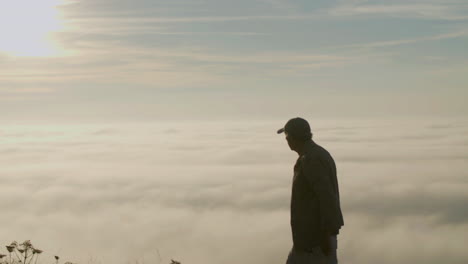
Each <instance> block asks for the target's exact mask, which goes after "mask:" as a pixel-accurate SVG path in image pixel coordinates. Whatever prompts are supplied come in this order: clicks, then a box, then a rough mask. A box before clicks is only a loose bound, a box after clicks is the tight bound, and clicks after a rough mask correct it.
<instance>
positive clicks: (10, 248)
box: [6, 245, 15, 253]
mask: <svg viewBox="0 0 468 264" xmlns="http://www.w3.org/2000/svg"><path fill="white" fill-rule="evenodd" d="M6 248H7V250H8V252H10V253H11V252H13V250H14V249H15V247H14V246H11V245H10V246H6Z"/></svg>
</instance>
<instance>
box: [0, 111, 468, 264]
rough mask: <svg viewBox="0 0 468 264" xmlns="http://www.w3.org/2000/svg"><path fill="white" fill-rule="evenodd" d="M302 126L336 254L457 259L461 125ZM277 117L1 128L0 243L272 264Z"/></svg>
mask: <svg viewBox="0 0 468 264" xmlns="http://www.w3.org/2000/svg"><path fill="white" fill-rule="evenodd" d="M310 122H311V125H312V127H313V130H314V138H315V140H316V141H317V142H318V143H319V144H321V145H322V146H324V147H325V148H327V149H328V150H329V151H330V152H331V153H332V155H333V156H334V157H335V160H336V162H337V166H338V174H339V175H338V177H339V183H340V190H341V202H342V207H343V213H344V217H345V226H344V227H343V229H342V231H341V233H340V235H339V238H338V239H339V242H338V247H339V259H340V261H342V262H346V263H364V264H366V263H369V264H370V263H384V264H385V263H389V264H390V263H466V261H467V260H468V254H467V253H466V250H465V249H464V238H463V237H464V236H465V235H466V234H467V232H468V213H467V210H466V208H465V207H466V206H465V204H466V203H467V202H468V195H467V194H466V190H467V188H468V181H467V180H466V179H468V177H467V176H468V175H467V171H468V170H467V165H466V160H467V158H468V156H467V154H466V151H465V149H466V144H467V142H468V138H467V137H466V135H467V133H466V132H467V130H468V123H466V122H465V121H456V120H455V121H449V120H447V121H441V120H439V121H430V120H426V121H414V122H409V121H404V120H400V121H394V122H391V123H386V122H383V121H375V120H367V121H353V122H351V121H350V120H346V121H333V122H332V121H324V120H312V119H311V120H310ZM283 123H284V120H283V121H279V122H276V123H273V122H265V123H239V122H236V123H234V122H232V123H216V122H211V123H198V124H197V123H183V124H182V123H160V124H121V125H79V126H78V125H77V126H69V125H68V126H67V125H61V126H47V125H43V126H40V125H31V126H13V125H12V126H7V127H2V128H1V129H0V138H1V141H0V142H1V144H0V153H1V155H0V166H1V167H2V170H1V172H0V180H1V182H2V184H1V185H0V208H2V218H1V219H0V221H1V222H0V233H2V235H3V236H2V237H3V238H2V240H1V241H0V243H3V244H5V245H6V244H8V243H9V242H11V241H12V240H18V241H23V240H26V239H31V240H32V242H33V244H35V245H36V246H38V247H39V248H41V249H43V250H44V251H45V255H44V256H43V259H42V261H44V262H47V261H50V260H52V256H53V255H55V254H59V255H60V256H61V257H62V258H63V259H66V260H70V261H73V262H79V263H84V262H94V263H99V262H101V261H102V262H103V263H104V262H113V263H127V262H128V261H130V262H133V261H136V260H138V261H146V262H158V261H160V260H161V261H162V263H168V262H169V259H170V258H174V259H178V260H180V261H182V263H195V264H197V263H200V264H201V263H226V264H229V263H239V262H242V263H246V264H248V263H284V261H285V259H286V255H287V253H288V251H289V249H290V247H291V238H290V229H289V199H290V184H291V176H292V167H293V165H294V162H295V159H296V157H297V156H296V154H295V153H293V152H291V151H290V150H289V149H288V147H287V144H286V141H285V139H284V136H278V135H276V133H275V131H276V129H277V128H278V127H279V126H281V125H282V124H283ZM0 252H1V251H0Z"/></svg>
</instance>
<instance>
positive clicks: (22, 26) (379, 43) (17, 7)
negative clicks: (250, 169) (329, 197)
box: [0, 0, 468, 121]
mask: <svg viewBox="0 0 468 264" xmlns="http://www.w3.org/2000/svg"><path fill="white" fill-rule="evenodd" d="M467 13H468V3H467V1H465V0H451V1H447V0H432V1H419V0H405V1H399V0H396V1H359V0H356V1H330V0H326V1H325V0H323V1H322V0H320V1H302V0H301V1H298V0H296V1H292V0H291V1H286V0H248V1H247V0H236V1H224V0H171V1H155V0H148V1H142V0H137V1H120V0H112V1H111V0H93V1H59V0H41V1H20V0H18V1H2V2H1V3H0V36H1V39H2V41H1V42H0V67H1V69H2V70H1V73H0V112H1V113H2V114H1V116H0V118H1V120H14V121H17V120H25V121H31V120H35V121H40V120H54V121H55V120H62V121H70V120H80V121H81V120H97V121H102V120H117V121H120V120H160V119H174V118H176V119H191V120H195V119H227V118H228V119H243V118H256V119H265V118H269V119H272V118H275V117H277V116H280V117H282V118H285V117H290V116H294V115H299V114H300V113H304V112H307V113H308V114H311V115H314V116H316V117H343V116H348V117H363V116H372V117H376V116H377V117H399V116H408V115H411V116H441V117H446V116H458V117H460V116H461V117H464V116H466V114H467V113H468V107H467V106H466V104H465V98H466V97H467V91H466V90H467V89H466V86H467V83H468V80H467V78H468V77H466V76H467V74H466V72H468V52H466V47H467V46H468V16H467Z"/></svg>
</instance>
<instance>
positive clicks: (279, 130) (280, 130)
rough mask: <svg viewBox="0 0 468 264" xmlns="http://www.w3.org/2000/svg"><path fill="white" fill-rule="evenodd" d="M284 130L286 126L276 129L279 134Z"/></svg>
mask: <svg viewBox="0 0 468 264" xmlns="http://www.w3.org/2000/svg"><path fill="white" fill-rule="evenodd" d="M283 132H284V127H283V128H280V129H278V131H276V133H278V134H281V133H283Z"/></svg>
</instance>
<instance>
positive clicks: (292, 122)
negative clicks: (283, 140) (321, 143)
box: [277, 117, 312, 140]
mask: <svg viewBox="0 0 468 264" xmlns="http://www.w3.org/2000/svg"><path fill="white" fill-rule="evenodd" d="M283 132H285V133H286V134H288V135H291V136H292V137H293V138H296V139H300V140H307V139H310V138H311V137H312V132H311V131H310V126H309V123H308V122H307V121H306V120H305V119H304V118H300V117H295V118H291V119H289V121H288V122H287V123H286V124H285V125H284V127H283V128H280V129H278V131H277V133H278V134H281V133H283Z"/></svg>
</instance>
